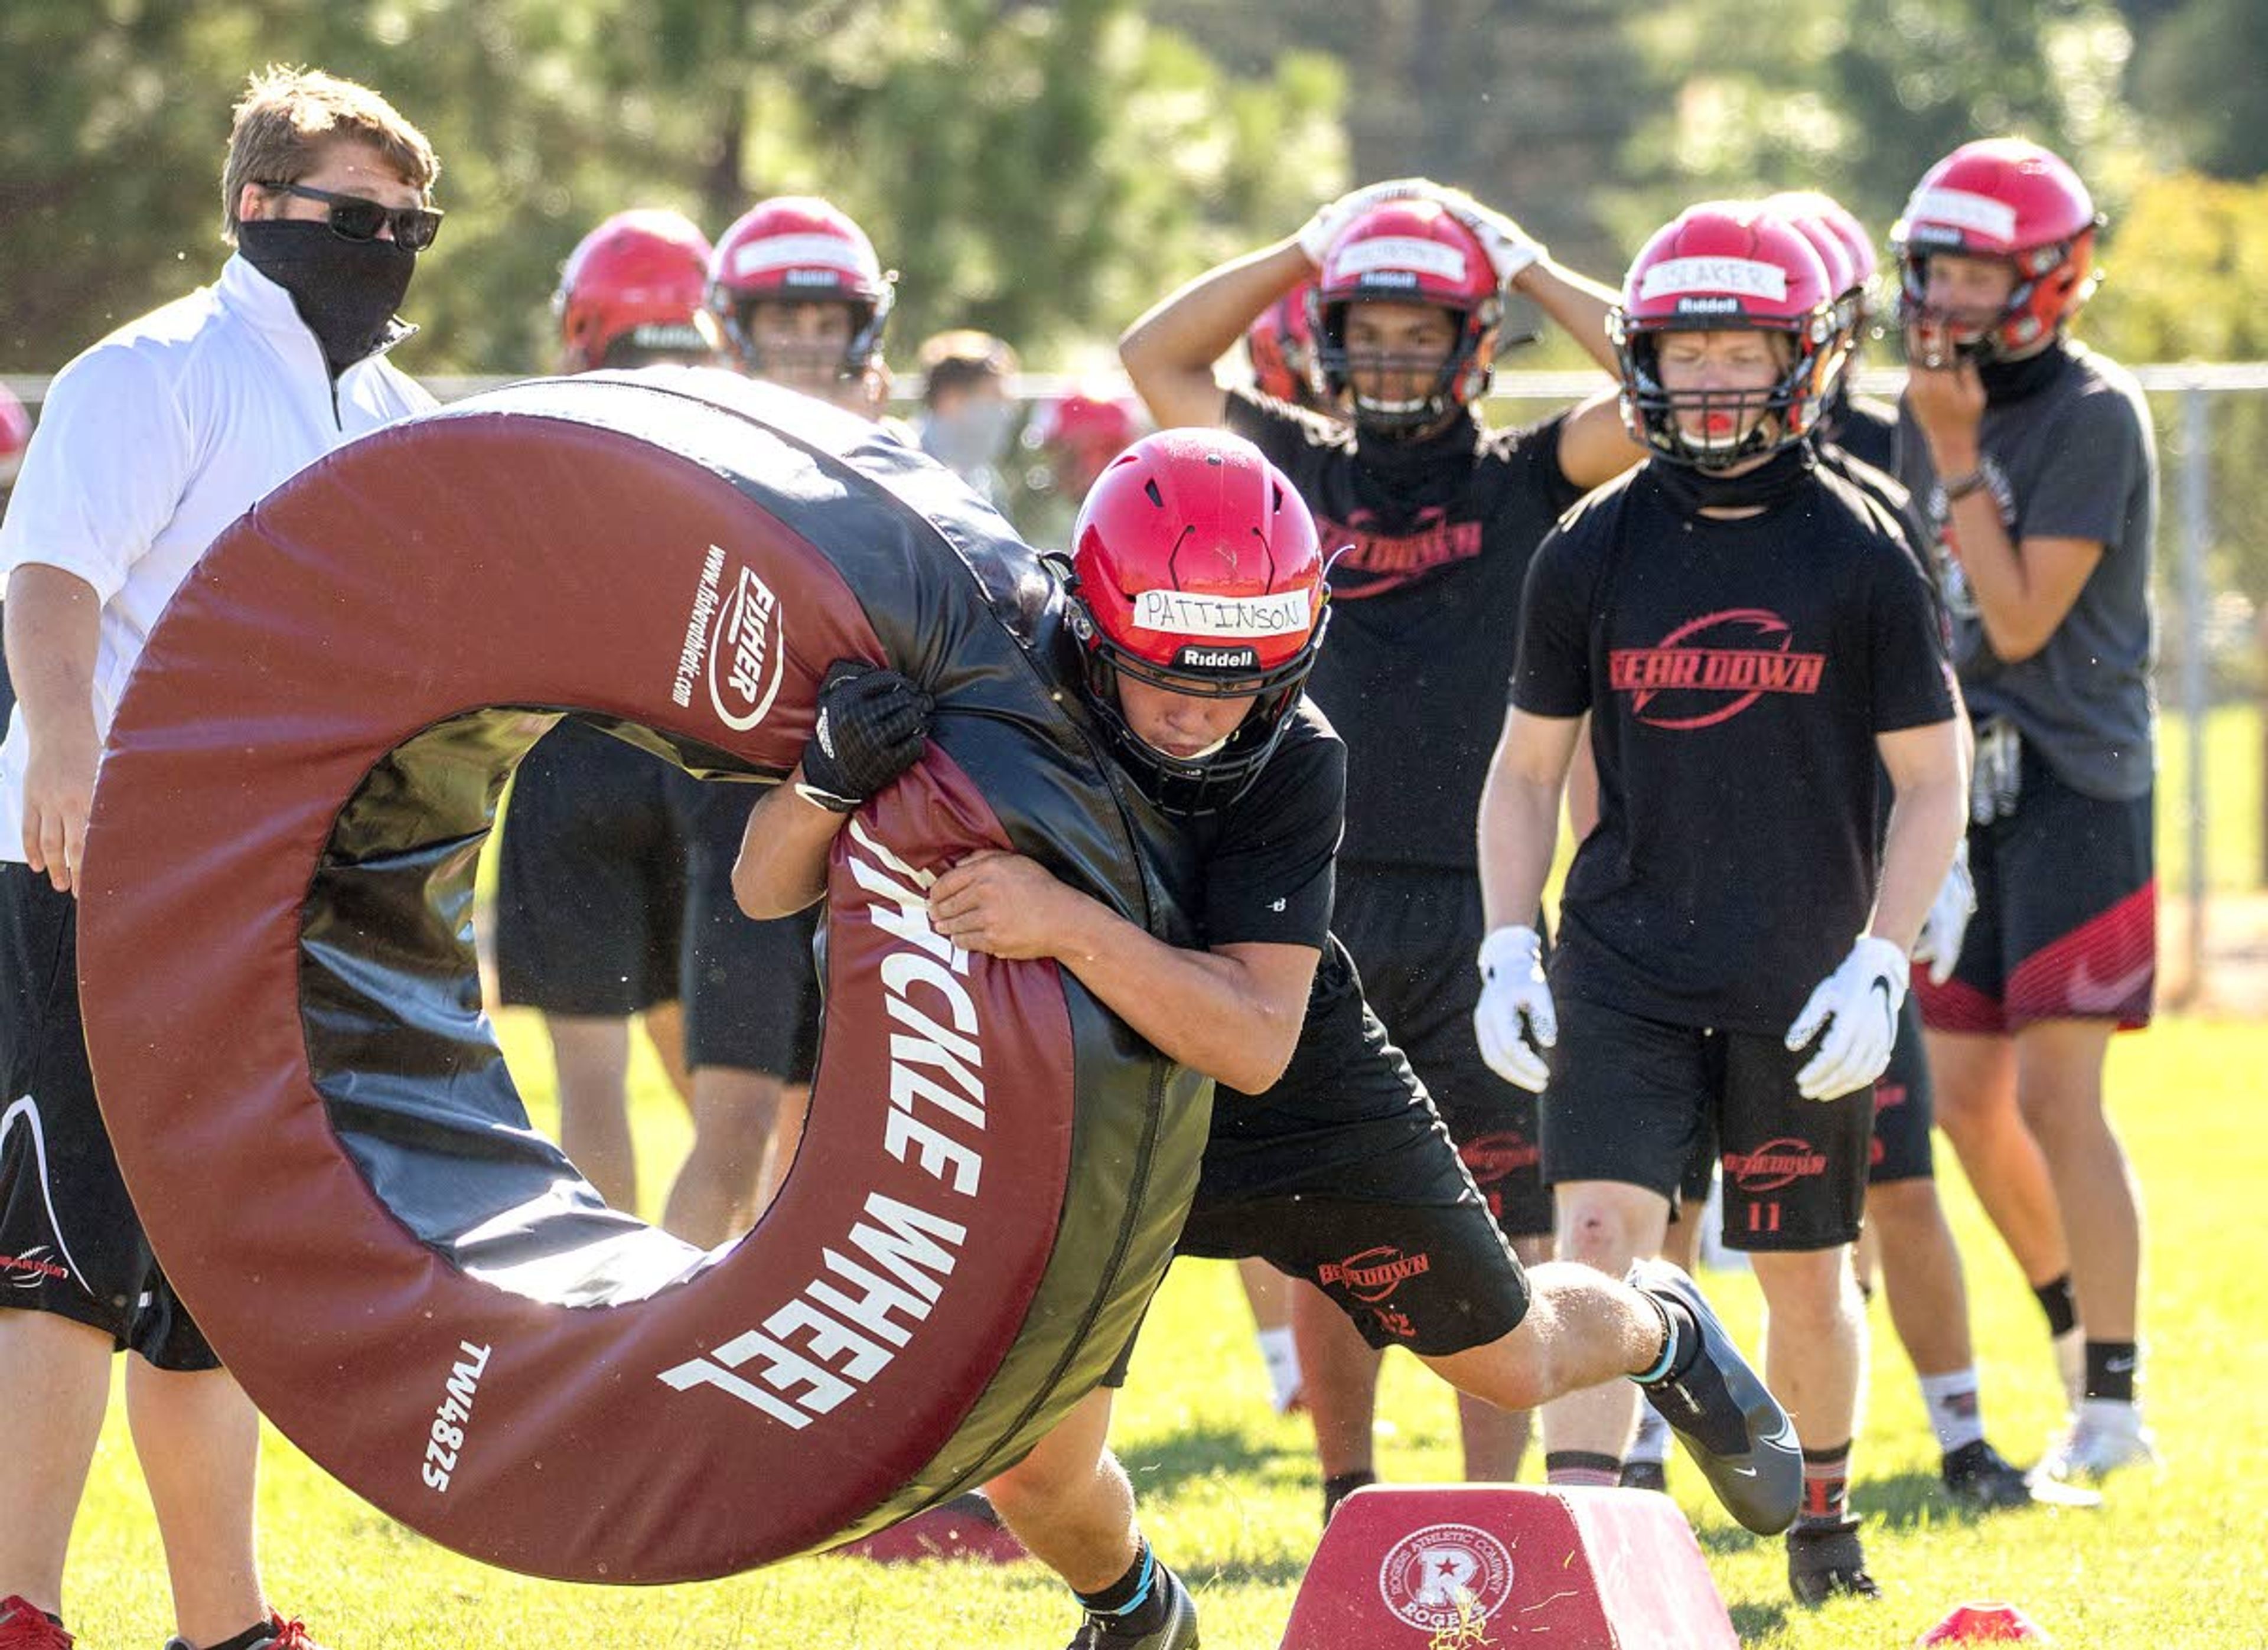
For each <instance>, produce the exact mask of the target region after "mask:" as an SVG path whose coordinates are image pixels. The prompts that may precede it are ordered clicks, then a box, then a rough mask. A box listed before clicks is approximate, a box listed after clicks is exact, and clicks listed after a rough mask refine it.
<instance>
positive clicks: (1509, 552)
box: [1119, 179, 1641, 1515]
mask: <svg viewBox="0 0 2268 1650" xmlns="http://www.w3.org/2000/svg"><path fill="white" fill-rule="evenodd" d="M1476 225H1478V227H1476ZM1507 276H1509V278H1510V283H1511V291H1516V292H1517V293H1519V294H1520V295H1521V297H1523V298H1527V299H1528V300H1530V301H1532V302H1534V303H1535V305H1536V306H1538V307H1539V308H1541V309H1542V310H1543V312H1544V313H1545V314H1546V315H1547V316H1548V317H1549V318H1550V320H1552V321H1553V322H1554V323H1555V324H1556V325H1557V326H1558V327H1560V328H1562V329H1564V330H1565V332H1566V333H1567V335H1569V336H1570V337H1572V338H1573V339H1574V340H1576V342H1577V343H1580V345H1581V346H1582V347H1583V348H1584V349H1585V350H1587V352H1588V353H1589V354H1590V356H1591V357H1592V359H1594V361H1595V362H1597V363H1598V365H1599V366H1600V367H1601V368H1602V378H1601V380H1600V384H1601V388H1600V393H1599V394H1596V395H1594V396H1592V397H1590V398H1589V399H1587V400H1586V401H1583V402H1581V403H1580V404H1579V405H1577V406H1575V407H1572V408H1570V409H1565V410H1563V411H1560V412H1557V413H1555V414H1553V415H1552V416H1548V417H1544V418H1542V419H1539V420H1537V421H1536V422H1535V423H1533V424H1527V425H1524V426H1521V427H1517V428H1509V429H1491V428H1490V427H1489V426H1488V424H1486V423H1485V422H1484V419H1483V418H1482V416H1481V411H1480V403H1481V401H1482V398H1483V397H1484V395H1485V394H1486V393H1487V390H1488V387H1489V384H1490V381H1491V372H1492V369H1493V363H1494V359H1495V357H1496V353H1497V350H1498V348H1499V344H1500V343H1501V341H1502V332H1503V320H1504V306H1505V304H1506V298H1507V291H1506V277H1507ZM1303 285H1304V286H1305V287H1306V288H1307V291H1308V301H1307V306H1308V315H1309V318H1310V325H1311V330H1312V332H1313V334H1314V356H1313V359H1312V364H1311V367H1310V377H1311V379H1312V382H1313V387H1314V398H1315V399H1316V400H1317V401H1319V402H1320V403H1321V404H1322V410H1320V411H1314V410H1306V409H1300V408H1298V407H1295V406H1292V405H1290V404H1288V403H1286V402H1285V401H1282V400H1280V399H1278V398H1274V397H1271V396H1270V395H1267V394H1262V393H1255V392H1253V391H1250V390H1247V389H1245V388H1242V387H1234V388H1224V387H1223V385H1222V384H1221V382H1220V381H1219V379H1218V378H1217V377H1216V376H1215V364H1216V362H1217V361H1218V359H1219V357H1220V356H1221V355H1222V354H1223V353H1224V352H1225V351H1226V350H1230V349H1232V348H1233V346H1234V344H1235V343H1236V341H1237V339H1238V337H1239V336H1240V335H1241V334H1243V332H1244V331H1245V329H1246V328H1248V327H1249V326H1250V325H1251V324H1252V322H1253V321H1254V320H1256V318H1257V317H1258V316H1259V315H1261V314H1262V313H1263V312H1264V311H1266V310H1267V309H1269V308H1270V306H1273V305H1276V304H1278V303H1280V302H1282V301H1283V299H1284V298H1285V295H1286V294H1288V293H1290V292H1292V291H1295V290H1297V289H1300V288H1301V287H1302V286H1303ZM1613 301H1614V293H1613V291H1612V290H1611V289H1610V288H1609V287H1606V286H1604V285H1602V284H1599V283H1596V282H1593V281H1590V280H1587V279H1586V278H1585V277H1584V276H1581V275H1580V274H1578V273H1576V272H1574V271H1572V270H1570V269H1566V268H1565V267H1563V266H1562V265H1560V264H1558V263H1557V262H1556V261H1553V260H1552V259H1550V257H1548V256H1546V255H1544V254H1543V250H1542V248H1541V247H1536V246H1535V244H1534V242H1533V241H1532V239H1530V238H1528V237H1526V236H1524V235H1521V234H1520V233H1519V232H1517V229H1516V226H1515V225H1512V224H1511V223H1510V221H1509V220H1507V219H1502V218H1499V217H1496V216H1495V215H1493V214H1487V215H1484V214H1483V212H1482V210H1481V209H1480V208H1479V207H1478V205H1477V203H1474V202H1472V201H1471V200H1470V199H1469V197H1468V196H1465V195H1461V194H1459V193H1458V192H1456V191H1454V190H1451V189H1448V188H1444V187H1443V186H1440V185H1438V184H1434V183H1432V182H1430V181H1429V180H1418V179H1403V180H1395V181H1394V182H1392V183H1388V184H1383V185H1373V186H1371V187H1369V188H1366V189H1359V190H1357V191H1354V192H1353V193H1352V194H1351V195H1346V196H1344V197H1342V198H1341V199H1339V200H1337V201H1335V202H1333V203H1330V204H1329V206H1327V207H1325V208H1324V209H1323V210H1322V211H1320V212H1318V213H1317V214H1316V215H1315V217H1314V218H1313V219H1312V220H1311V221H1310V222H1309V223H1308V224H1307V225H1306V226H1304V227H1303V228H1302V230H1301V231H1300V232H1298V233H1296V234H1293V235H1290V236H1286V237H1285V239H1282V240H1280V241H1278V242H1276V243H1274V244H1272V245H1270V246H1268V247H1262V248H1260V249H1258V250H1257V251H1255V252H1252V253H1250V254H1246V255H1245V256H1243V257H1241V258H1237V259H1233V260H1232V261H1228V262H1226V263H1224V264H1221V265H1220V266H1219V267H1218V268H1216V269H1212V270H1211V271H1209V272H1207V273H1206V274H1204V275H1201V276H1198V277H1197V279H1195V280H1194V281H1191V282H1190V283H1189V284H1187V285H1185V286H1183V287H1182V289H1181V290H1180V291H1176V292H1175V293H1174V294H1173V295H1171V296H1170V297H1168V298H1166V299H1164V300H1163V301H1162V302H1160V304H1158V305H1156V306H1153V307H1152V309H1151V310H1150V312H1149V313H1147V314H1145V315H1144V316H1143V317H1142V318H1141V320H1138V321H1137V322H1136V323H1135V324H1134V326H1133V327H1132V328H1130V329H1129V330H1128V331H1127V333H1126V335H1124V337H1123V338H1122V339H1121V340H1120V343H1119V352H1120V356H1121V358H1122V359H1123V361H1124V363H1125V365H1126V367H1127V371H1128V372H1129V374H1130V376H1131V377H1132V379H1133V380H1134V386H1135V387H1136V389H1137V390H1138V391H1139V392H1140V393H1141V394H1142V396H1143V398H1144V399H1145V401H1148V403H1149V404H1150V408H1151V410H1152V413H1153V414H1154V415H1155V416H1157V417H1158V418H1159V419H1160V421H1161V422H1166V423H1179V424H1201V423H1223V424H1226V425H1227V426H1228V427H1229V428H1230V429H1233V430H1234V431H1236V432H1237V433H1239V434H1241V435H1243V436H1245V437H1247V438H1249V439H1251V440H1252V441H1254V442H1256V444H1257V445H1258V446H1260V447H1261V449H1262V450H1263V452H1264V453H1267V455H1268V456H1269V458H1270V460H1272V461H1273V462H1274V463H1276V464H1277V465H1278V468H1281V469H1282V470H1283V471H1284V473H1285V475H1286V476H1288V477H1289V478H1290V480H1291V482H1292V484H1293V485H1294V486H1295V487H1297V488H1298V489H1299V490H1300V496H1301V497H1303V498H1305V499H1306V500H1307V505H1308V506H1309V507H1310V509H1312V510H1313V511H1314V514H1315V516H1316V518H1317V520H1318V522H1319V524H1320V525H1321V527H1322V533H1323V536H1324V539H1325V541H1327V542H1329V543H1331V544H1333V545H1338V544H1344V545H1346V546H1348V549H1346V550H1345V552H1344V554H1343V555H1341V556H1339V558H1338V560H1337V563H1335V564H1334V566H1333V571H1332V576H1331V588H1332V600H1333V604H1334V608H1335V610H1336V612H1337V617H1336V618H1335V619H1334V620H1333V624H1334V627H1335V630H1334V636H1333V638H1332V644H1331V646H1330V647H1329V649H1328V650H1327V651H1326V652H1324V654H1323V655H1322V659H1320V660H1319V662H1318V663H1317V666H1316V669H1315V674H1314V678H1313V679H1312V681H1311V682H1310V685H1309V692H1310V694H1311V695H1312V696H1313V697H1314V700H1315V702H1316V703H1318V704H1319V705H1320V706H1321V707H1322V709H1323V710H1324V711H1325V712H1326V713H1327V714H1329V716H1330V717H1331V718H1333V721H1334V722H1335V724H1336V725H1337V728H1338V730H1339V733H1340V735H1341V737H1342V738H1344V740H1346V745H1347V754H1348V774H1349V786H1350V790H1349V795H1348V802H1347V841H1346V844H1345V847H1344V850H1343V851H1342V853H1341V856H1340V866H1339V883H1338V895H1337V913H1338V914H1337V917H1336V918H1335V921H1336V922H1337V925H1338V932H1339V933H1340V936H1341V938H1342V939H1344V940H1345V942H1346V945H1347V947H1348V949H1349V950H1350V951H1351V953H1352V954H1353V955H1354V958H1355V960H1356V961H1357V963H1358V965H1359V967H1360V969H1361V970H1362V975H1363V979H1364V983H1365V988H1366V991H1368V992H1369V993H1370V997H1371V1001H1372V1004H1373V1006H1374V1007H1375V1008H1376V1010H1377V1011H1378V1013H1379V1016H1380V1018H1381V1020H1384V1021H1385V1023H1386V1025H1387V1027H1388V1029H1389V1030H1390V1031H1391V1032H1392V1034H1393V1035H1394V1038H1395V1042H1396V1043H1397V1044H1398V1045H1399V1046H1400V1047H1401V1049H1402V1050H1403V1053H1404V1054H1406V1055H1407V1056H1408V1057H1409V1059H1410V1064H1411V1065H1412V1066H1413V1067H1414V1068H1415V1070H1416V1072H1417V1073H1418V1077H1419V1078H1420V1079H1422V1080H1423V1081H1424V1082H1425V1086H1426V1087H1427V1089H1428V1090H1429V1091H1430V1092H1431V1093H1432V1096H1433V1098H1434V1100H1435V1101H1436V1103H1437V1104H1438V1105H1439V1106H1440V1109H1441V1112H1442V1115H1443V1116H1444V1117H1445V1118H1446V1119H1447V1123H1448V1125H1449V1128H1450V1131H1451V1132H1452V1134H1453V1136H1454V1138H1455V1139H1456V1140H1457V1142H1458V1144H1459V1145H1460V1147H1461V1149H1462V1150H1463V1151H1464V1152H1465V1153H1466V1155H1467V1162H1468V1166H1469V1168H1471V1169H1472V1171H1473V1173H1474V1175H1475V1177H1476V1180H1477V1181H1478V1182H1479V1184H1480V1186H1481V1190H1482V1193H1483V1195H1484V1197H1486V1198H1487V1199H1488V1202H1489V1205H1490V1207H1491V1211H1492V1212H1495V1213H1496V1214H1497V1216H1498V1218H1499V1221H1500V1223H1501V1225H1502V1226H1503V1228H1504V1230H1505V1232H1506V1234H1508V1235H1509V1236H1510V1237H1511V1239H1512V1240H1513V1242H1514V1243H1515V1245H1517V1246H1518V1247H1519V1250H1520V1253H1521V1256H1522V1257H1523V1259H1525V1260H1528V1261H1530V1262H1535V1261H1538V1260H1541V1259H1543V1257H1544V1256H1546V1255H1547V1254H1548V1253H1549V1246H1550V1232H1551V1224H1552V1212H1551V1200H1550V1194H1549V1193H1548V1192H1547V1191H1546V1190H1545V1189H1544V1187H1543V1182H1542V1181H1541V1179H1540V1177H1539V1176H1538V1175H1537V1173H1536V1168H1535V1165H1536V1161H1537V1146H1536V1122H1535V1104H1534V1101H1533V1100H1532V1098H1531V1097H1530V1096H1529V1094H1528V1091H1527V1090H1525V1089H1521V1088H1517V1087H1515V1086H1508V1085H1507V1084H1506V1083H1505V1082H1504V1081H1503V1080H1502V1079H1499V1077H1498V1076H1497V1075H1496V1074H1495V1073H1494V1072H1492V1071H1491V1069H1490V1066H1489V1064H1488V1062H1487V1061H1486V1060H1484V1058H1483V1057H1482V1055H1481V1051H1480V1048H1479V1045H1478V1042H1477V1041H1476V1033H1475V1027H1474V1020H1473V1010H1474V1008H1475V1006H1476V1003H1477V1001H1478V998H1479V993H1480V988H1481V981H1480V978H1479V976H1478V975H1477V973H1476V971H1475V969H1473V966H1472V959H1473V957H1474V955H1475V954H1476V953H1477V952H1478V950H1479V949H1480V945H1481V941H1482V939H1483V938H1484V934H1483V930H1482V925H1481V919H1480V909H1479V902H1478V900H1477V899H1476V897H1475V880H1474V871H1473V840H1474V839H1473V821H1474V817H1475V814H1476V810H1477V808H1478V807H1479V801H1480V792H1481V782H1482V778H1483V776H1484V774H1485V772H1486V771H1487V767H1488V755H1489V730H1488V729H1487V727H1486V726H1484V724H1481V723H1479V722H1476V720H1475V719H1474V718H1470V717H1466V716H1445V715H1443V714H1441V713H1440V707H1441V706H1442V705H1444V704H1453V705H1454V704H1471V703H1494V702H1496V701H1497V700H1498V699H1499V698H1500V697H1501V696H1502V695H1503V692H1504V682H1505V678H1506V674H1507V671H1508V669H1509V667H1510V664H1511V659H1510V649H1509V642H1508V638H1510V637H1513V636H1514V635H1516V634H1517V633H1518V627H1519V618H1520V607H1521V588H1522V583H1523V579H1524V577H1525V574H1526V571H1527V568H1528V560H1529V558H1530V557H1531V556H1533V555H1534V554H1535V547H1536V545H1537V544H1538V543H1539V542H1541V541H1542V540H1543V536H1544V534H1546V533H1548V532H1550V528H1551V524H1552V523H1553V522H1554V521H1555V520H1557V519H1558V517H1559V515H1560V513H1561V512H1563V511H1565V509H1566V508H1567V507H1568V506H1569V505H1572V504H1573V503H1575V501H1576V500H1577V499H1579V498H1580V497H1582V496H1583V494H1584V493H1585V492H1587V490H1590V489H1591V488H1593V487H1595V486H1597V485H1599V484H1600V483H1601V482H1605V481H1608V480H1609V479H1611V478H1612V477H1613V476H1615V475H1617V474H1619V473H1620V472H1621V471H1623V470H1624V469H1626V468H1629V467H1630V466H1631V464H1633V463H1635V462H1637V461H1638V458H1639V457H1640V456H1641V453H1640V451H1639V449H1638V448H1637V447H1636V446H1633V445H1632V444H1631V441H1630V439H1629V438H1628V437H1627V435H1626V434H1625V433H1624V430H1623V428H1622V424H1621V421H1620V418H1619V416H1618V415H1617V413H1616V406H1615V397H1614V394H1613V392H1612V390H1611V388H1610V387H1609V381H1608V379H1607V378H1606V377H1605V376H1604V373H1606V372H1612V371H1613V368H1614V356H1613V352H1612V350H1610V349H1609V345H1608V343H1607V337H1606V316H1607V312H1608V310H1609V308H1610V307H1611V306H1612V304H1613ZM1528 920H1530V921H1531V922H1532V921H1535V920H1536V919H1535V917H1534V916H1533V915H1531V917H1529V919H1528ZM1319 1305H1320V1302H1319V1300H1317V1298H1316V1297H1314V1295H1313V1293H1312V1292H1307V1291H1301V1292H1300V1304H1299V1307H1298V1313H1297V1316H1298V1323H1299V1328H1300V1343H1301V1344H1300V1363H1301V1367H1302V1371H1303V1373H1304V1374H1306V1376H1307V1400H1308V1408H1309V1412H1310V1415H1311V1416H1312V1418H1313V1419H1314V1425H1315V1433H1316V1440H1317V1449H1318V1455H1319V1457H1320V1459H1321V1462H1322V1471H1323V1477H1324V1492H1323V1499H1324V1506H1325V1510H1326V1515H1328V1512H1329V1508H1330V1507H1331V1506H1335V1505H1336V1504H1337V1501H1338V1500H1339V1499H1341V1498H1342V1497H1343V1496H1344V1495H1345V1494H1347V1493H1349V1492H1351V1491H1352V1490H1353V1489H1355V1488H1357V1487H1359V1486H1360V1485H1361V1484H1366V1483H1368V1482H1371V1481H1373V1476H1374V1475H1373V1468H1374V1464H1375V1463H1374V1458H1373V1450H1372V1439H1373V1427H1372V1425H1371V1423H1372V1418H1373V1406H1374V1402H1375V1390H1376V1381H1377V1367H1378V1365H1377V1359H1376V1358H1375V1357H1374V1356H1373V1355H1372V1354H1371V1353H1370V1352H1369V1351H1368V1350H1367V1349H1366V1347H1365V1346H1364V1345H1363V1344H1361V1342H1360V1340H1359V1337H1353V1336H1352V1335H1351V1334H1350V1333H1349V1332H1347V1331H1346V1330H1345V1327H1344V1323H1343V1322H1342V1321H1341V1318H1340V1315H1338V1314H1337V1313H1334V1312H1330V1311H1328V1310H1318V1309H1317V1308H1318V1307H1319ZM1463 1433H1464V1441H1465V1472H1466V1476H1467V1477H1469V1478H1471V1479H1475V1480H1503V1481H1508V1480H1510V1479H1511V1478H1513V1477H1515V1476H1516V1475H1517V1471H1518V1468H1519V1463H1520V1459H1521V1454H1522V1452H1523V1450H1524V1448H1525V1446H1526V1440H1527V1434H1528V1418H1527V1417H1526V1416H1524V1415H1500V1414H1497V1413H1494V1412H1492V1411H1488V1410H1487V1409H1485V1408H1484V1406H1481V1405H1479V1404H1476V1403H1466V1404H1465V1405H1464V1406H1463Z"/></svg>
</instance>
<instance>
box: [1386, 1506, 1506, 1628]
mask: <svg viewBox="0 0 2268 1650" xmlns="http://www.w3.org/2000/svg"><path fill="white" fill-rule="evenodd" d="M1512 1582H1513V1572H1512V1553H1511V1551H1510V1550H1509V1549H1507V1548H1506V1546H1505V1544H1504V1543H1502V1542H1500V1541H1499V1540H1498V1539H1497V1538H1496V1537H1495V1536H1491V1534H1489V1532H1488V1531H1486V1530H1484V1529H1482V1528H1478V1527H1477V1526H1476V1525H1472V1524H1428V1525H1426V1526H1425V1528H1423V1529H1414V1530H1412V1531H1410V1534H1408V1535H1407V1536H1403V1538H1402V1539H1401V1540H1400V1541H1397V1542H1395V1543H1394V1545H1393V1546H1392V1547H1391V1548H1390V1549H1388V1551H1387V1555H1386V1558H1385V1560H1384V1561H1383V1562H1382V1563H1381V1564H1380V1565H1379V1566H1378V1596H1379V1598H1380V1600H1381V1602H1383V1603H1384V1604H1385V1606H1386V1608H1387V1609H1389V1610H1391V1611H1392V1612H1393V1613H1394V1616H1395V1619H1397V1620H1399V1621H1400V1622H1402V1623H1403V1624H1404V1625H1406V1626H1410V1627H1415V1628H1417V1629H1418V1631H1419V1632H1430V1633H1442V1632H1462V1633H1464V1634H1467V1635H1470V1634H1471V1633H1472V1632H1473V1630H1474V1629H1476V1628H1478V1627H1482V1626H1484V1625H1485V1624H1486V1623H1487V1622H1488V1621H1489V1620H1490V1618H1491V1617H1495V1616H1497V1615H1499V1614H1500V1613H1501V1612H1502V1611H1503V1609H1504V1607H1505V1606H1506V1604H1508V1603H1510V1602H1512ZM1463 1641H1464V1642H1468V1643H1473V1644H1485V1643H1488V1642H1490V1640H1487V1639H1480V1638H1476V1637H1467V1638H1466V1639H1464V1640H1463Z"/></svg>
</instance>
